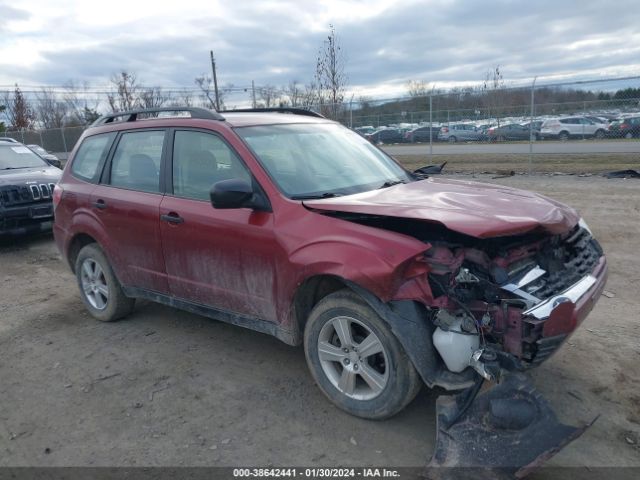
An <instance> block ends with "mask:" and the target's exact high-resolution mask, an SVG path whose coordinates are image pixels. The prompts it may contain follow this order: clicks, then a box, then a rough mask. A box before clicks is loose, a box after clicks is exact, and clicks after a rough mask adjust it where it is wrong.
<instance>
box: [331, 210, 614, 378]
mask: <svg viewBox="0 0 640 480" xmlns="http://www.w3.org/2000/svg"><path fill="white" fill-rule="evenodd" d="M334 215H336V216H339V217H340V218H343V219H345V220H349V221H352V222H356V223H360V224H364V225H369V226H374V227H376V228H384V229H387V230H392V231H396V232H399V233H404V234H407V235H411V236H413V237H415V238H417V239H419V240H421V241H424V242H425V243H426V244H428V245H429V248H428V250H426V252H425V253H424V258H423V259H422V261H424V262H425V264H426V265H427V271H428V274H427V280H428V288H429V289H430V293H431V298H429V299H428V300H427V301H428V303H429V304H428V305H427V306H428V307H429V314H430V316H431V318H430V320H431V322H432V323H433V325H435V327H436V329H435V332H434V334H433V344H434V346H435V347H436V349H437V351H438V353H439V354H440V356H441V357H442V360H443V361H444V364H445V365H446V367H447V369H448V370H449V371H451V372H454V373H460V372H462V371H464V370H465V369H466V368H467V367H469V366H471V367H472V368H474V369H475V370H476V371H477V372H478V373H480V375H482V376H483V377H484V378H486V379H488V380H496V379H497V376H498V375H499V372H500V371H501V370H502V369H505V368H506V369H507V370H522V369H526V368H529V367H533V366H537V365H539V364H540V363H542V362H543V361H544V360H546V359H547V358H549V357H550V356H551V355H552V354H553V352H554V351H555V350H556V349H557V348H558V347H559V346H560V344H561V343H562V342H563V341H564V340H565V339H566V338H567V336H568V334H570V333H571V332H572V331H573V330H574V329H575V328H576V326H577V325H576V324H575V318H574V316H573V315H572V312H571V311H568V310H567V311H566V312H564V313H565V314H564V315H562V311H561V312H559V314H558V315H555V316H552V315H551V314H552V312H553V311H556V310H561V309H558V308H556V307H558V306H559V305H560V304H561V303H565V302H567V303H570V304H571V305H573V304H574V303H575V302H576V301H577V300H578V299H579V298H580V297H581V296H582V294H584V293H585V292H586V291H587V290H588V289H589V288H590V287H592V286H593V285H594V283H595V281H596V279H595V278H594V277H593V276H592V275H591V273H592V272H593V270H594V269H595V268H596V266H597V265H598V262H599V261H600V259H601V257H602V255H603V252H602V248H601V247H600V245H599V244H598V242H597V241H596V240H595V239H594V238H593V237H592V235H591V232H590V231H589V228H588V226H587V225H586V224H585V223H584V222H582V221H581V222H580V224H578V225H576V226H575V227H574V228H573V229H572V230H571V231H569V232H566V233H563V234H559V235H550V234H549V233H548V232H542V231H532V232H528V233H525V234H522V235H517V236H505V237H494V238H488V239H478V238H474V237H470V236H467V235H464V234H460V233H456V232H452V231H451V230H448V229H446V228H444V227H442V226H439V225H437V224H433V223H427V222H420V221H411V220H407V219H397V218H391V217H378V216H371V215H357V214H356V215H354V214H345V213H340V212H335V213H334Z"/></svg>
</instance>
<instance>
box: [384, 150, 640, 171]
mask: <svg viewBox="0 0 640 480" xmlns="http://www.w3.org/2000/svg"><path fill="white" fill-rule="evenodd" d="M394 158H396V159H397V160H398V161H399V162H400V163H402V164H403V165H404V166H405V167H407V168H408V169H410V170H415V169H416V168H419V167H422V166H424V165H432V164H440V163H442V162H445V161H446V162H448V163H447V167H446V170H447V171H449V172H452V173H453V172H474V173H480V172H489V173H494V172H503V171H511V170H513V171H515V172H526V171H528V168H529V155H527V154H458V155H447V154H440V155H434V156H433V157H429V155H394ZM532 165H533V171H534V172H541V173H546V172H563V173H603V172H611V171H614V170H626V169H629V168H631V169H635V170H637V169H640V154H637V153H610V154H561V155H558V154H535V155H533V163H532Z"/></svg>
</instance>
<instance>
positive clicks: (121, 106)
mask: <svg viewBox="0 0 640 480" xmlns="http://www.w3.org/2000/svg"><path fill="white" fill-rule="evenodd" d="M111 83H112V84H113V86H114V87H115V91H112V92H111V93H109V94H107V101H108V102H109V107H111V110H112V111H114V112H117V111H123V110H133V109H134V108H135V107H136V104H137V101H138V93H139V90H140V86H139V85H138V82H137V79H136V75H135V74H131V73H128V72H125V71H122V72H120V73H119V74H117V75H113V76H112V77H111Z"/></svg>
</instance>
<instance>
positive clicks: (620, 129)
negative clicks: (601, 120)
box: [607, 117, 640, 138]
mask: <svg viewBox="0 0 640 480" xmlns="http://www.w3.org/2000/svg"><path fill="white" fill-rule="evenodd" d="M607 137H615V138H633V137H636V138H637V137H640V117H628V118H620V119H618V120H616V121H614V122H611V124H609V128H608V129H607Z"/></svg>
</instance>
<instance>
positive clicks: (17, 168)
mask: <svg viewBox="0 0 640 480" xmlns="http://www.w3.org/2000/svg"><path fill="white" fill-rule="evenodd" d="M22 168H31V167H4V168H0V170H20V169H22Z"/></svg>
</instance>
